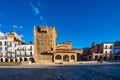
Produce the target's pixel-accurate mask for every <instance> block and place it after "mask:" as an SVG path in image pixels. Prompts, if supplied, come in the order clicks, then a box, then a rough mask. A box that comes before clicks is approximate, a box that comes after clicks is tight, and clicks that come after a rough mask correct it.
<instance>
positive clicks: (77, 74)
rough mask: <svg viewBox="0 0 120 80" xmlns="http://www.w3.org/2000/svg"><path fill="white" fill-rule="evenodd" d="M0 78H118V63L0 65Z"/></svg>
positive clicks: (43, 79) (106, 79) (8, 79)
mask: <svg viewBox="0 0 120 80" xmlns="http://www.w3.org/2000/svg"><path fill="white" fill-rule="evenodd" d="M0 80H120V64H99V65H95V64H94V65H74V66H72V65H71V66H70V65H69V66H67V65H65V66H64V65H62V66H49V67H48V66H42V67H40V66H37V67H35V66H33V67H27V66H26V67H4V66H1V67H0Z"/></svg>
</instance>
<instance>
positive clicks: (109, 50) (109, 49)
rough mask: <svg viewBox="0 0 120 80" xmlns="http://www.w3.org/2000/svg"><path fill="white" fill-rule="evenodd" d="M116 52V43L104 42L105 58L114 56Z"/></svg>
mask: <svg viewBox="0 0 120 80" xmlns="http://www.w3.org/2000/svg"><path fill="white" fill-rule="evenodd" d="M113 54H114V43H103V56H104V59H105V60H109V59H112V58H113V56H112V55H113Z"/></svg>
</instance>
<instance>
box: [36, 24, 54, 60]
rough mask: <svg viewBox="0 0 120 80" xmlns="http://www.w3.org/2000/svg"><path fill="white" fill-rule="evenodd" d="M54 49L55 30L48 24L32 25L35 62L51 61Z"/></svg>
mask: <svg viewBox="0 0 120 80" xmlns="http://www.w3.org/2000/svg"><path fill="white" fill-rule="evenodd" d="M55 50H56V30H55V28H53V27H50V28H49V27H48V26H44V25H42V26H40V27H36V26H34V59H35V61H36V62H52V61H53V59H54V58H53V54H54V52H55Z"/></svg>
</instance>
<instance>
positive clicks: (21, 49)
mask: <svg viewBox="0 0 120 80" xmlns="http://www.w3.org/2000/svg"><path fill="white" fill-rule="evenodd" d="M33 55H34V45H33V44H22V41H21V38H20V37H19V36H18V35H17V34H16V33H15V32H12V33H11V34H8V36H2V37H0V62H21V61H31V60H32V61H34V58H33Z"/></svg>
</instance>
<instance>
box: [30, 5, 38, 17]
mask: <svg viewBox="0 0 120 80" xmlns="http://www.w3.org/2000/svg"><path fill="white" fill-rule="evenodd" d="M30 6H31V8H32V10H33V12H34V14H35V15H36V16H38V15H39V13H40V11H39V8H38V7H36V6H35V5H33V4H32V3H30Z"/></svg>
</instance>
